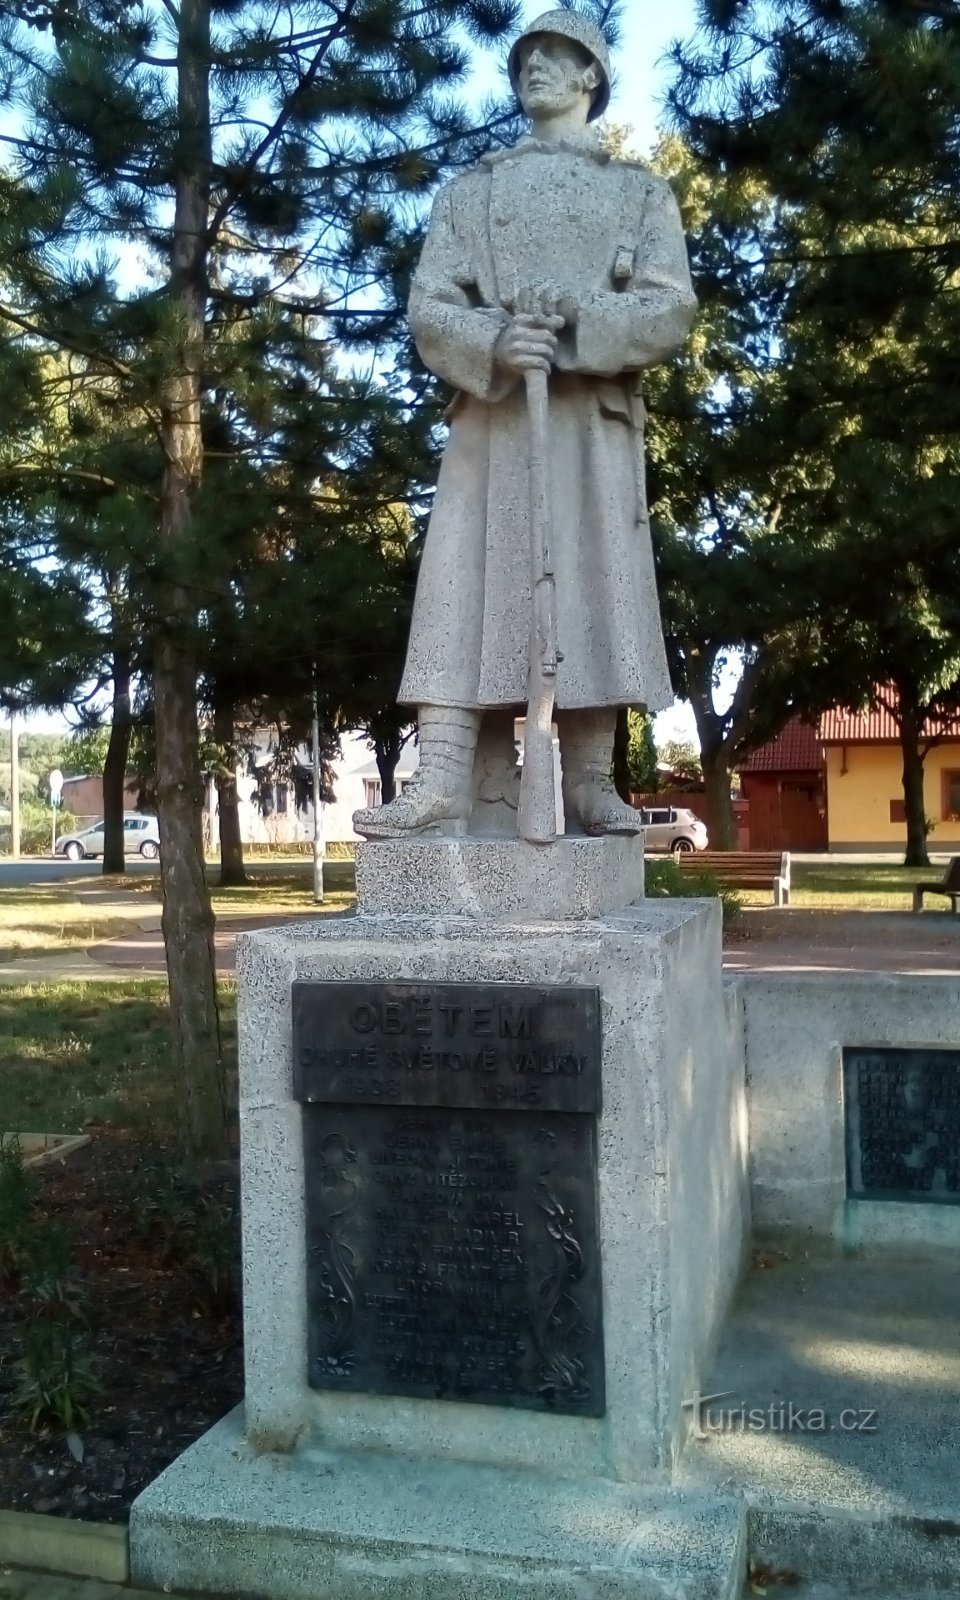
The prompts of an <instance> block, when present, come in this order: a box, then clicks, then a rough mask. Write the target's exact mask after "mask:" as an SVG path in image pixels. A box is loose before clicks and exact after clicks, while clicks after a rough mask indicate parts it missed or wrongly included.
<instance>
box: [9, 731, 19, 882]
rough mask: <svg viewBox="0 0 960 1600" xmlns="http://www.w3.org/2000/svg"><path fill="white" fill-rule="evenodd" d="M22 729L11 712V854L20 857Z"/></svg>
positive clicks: (15, 859) (15, 857) (16, 859)
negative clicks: (20, 748) (20, 745)
mask: <svg viewBox="0 0 960 1600" xmlns="http://www.w3.org/2000/svg"><path fill="white" fill-rule="evenodd" d="M19 743H20V729H19V728H18V727H17V713H16V712H15V711H11V713H10V854H11V855H12V856H13V859H14V861H18V860H19V858H20V750H19Z"/></svg>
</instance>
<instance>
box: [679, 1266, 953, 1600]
mask: <svg viewBox="0 0 960 1600" xmlns="http://www.w3.org/2000/svg"><path fill="white" fill-rule="evenodd" d="M757 1260H758V1266H757V1268H756V1269H755V1270H754V1271H753V1272H752V1273H751V1275H750V1276H749V1277H748V1278H747V1280H746V1282H745V1283H744V1285H743V1287H742V1289H741V1291H740V1294H739V1296H738V1299H737V1302H736V1304H735V1306H734V1309H733V1312H732V1315H731V1317H730V1320H729V1322H728V1324H727V1327H726V1331H725V1333H724V1336H723V1340H722V1343H721V1348H720V1351H719V1353H718V1356H717V1359H716V1362H715V1364H714V1367H713V1369H712V1371H711V1372H710V1373H709V1375H708V1378H707V1379H706V1381H705V1382H704V1383H703V1385H702V1393H701V1395H700V1396H691V1397H689V1401H690V1403H691V1404H692V1405H693V1407H694V1415H695V1417H696V1418H698V1420H699V1422H700V1427H699V1429H696V1430H695V1433H694V1437H693V1439H692V1440H691V1443H690V1445H689V1446H688V1449H687V1452H686V1455H685V1457H684V1460H683V1464H682V1473H683V1481H684V1483H685V1484H686V1485H687V1486H688V1487H689V1488H690V1489H691V1490H695V1491H696V1492H703V1491H704V1490H709V1489H710V1488H713V1489H714V1490H715V1491H718V1492H720V1493H734V1494H745V1495H746V1497H747V1499H748V1502H749V1503H750V1504H751V1505H752V1506H753V1507H755V1508H756V1511H757V1515H756V1516H755V1519H754V1526H753V1539H754V1549H753V1552H752V1553H753V1555H754V1558H755V1559H759V1558H762V1556H763V1555H764V1553H766V1554H767V1559H768V1560H769V1561H770V1562H771V1564H772V1565H774V1566H776V1567H779V1568H780V1569H786V1570H789V1571H793V1572H796V1573H797V1574H798V1575H799V1576H801V1577H802V1578H803V1579H804V1580H805V1581H808V1582H809V1583H810V1584H811V1585H812V1586H814V1589H813V1592H814V1595H817V1594H818V1593H819V1591H818V1590H817V1589H816V1587H815V1586H816V1585H817V1584H818V1583H825V1582H828V1581H829V1582H831V1583H835V1584H837V1585H838V1587H839V1590H840V1592H841V1593H844V1592H845V1590H846V1587H847V1586H849V1589H850V1590H855V1591H856V1592H857V1593H858V1594H865V1595H872V1594H873V1593H874V1589H876V1590H878V1591H880V1592H883V1591H885V1590H887V1589H889V1590H890V1591H891V1593H896V1594H898V1595H899V1596H900V1597H901V1600H908V1597H909V1600H916V1596H917V1595H919V1594H920V1593H923V1594H926V1595H928V1596H930V1595H935V1594H938V1593H939V1592H940V1590H942V1589H950V1588H951V1587H953V1586H954V1583H955V1578H956V1574H957V1571H958V1570H960V1455H958V1450H957V1438H958V1430H960V1341H958V1337H957V1329H958V1326H960V1276H958V1274H957V1272H956V1270H955V1267H954V1264H953V1260H952V1257H951V1256H949V1255H947V1254H946V1253H945V1252H935V1251H932V1250H923V1249H921V1248H920V1247H910V1246H907V1245H905V1246H904V1247H903V1248H902V1250H900V1251H894V1250H892V1249H891V1250H890V1251H887V1252H884V1253H883V1254H879V1253H878V1254H867V1253H864V1254H862V1255H847V1254H843V1253H837V1254H822V1255H818V1254H817V1253H814V1252H812V1251H811V1253H810V1254H809V1255H808V1254H807V1253H806V1252H805V1251H804V1250H803V1249H802V1248H800V1247H798V1246H796V1245H786V1244H785V1245H784V1247H783V1250H782V1251H780V1252H778V1251H770V1252H768V1253H767V1254H765V1255H763V1256H758V1258H757ZM898 1576H899V1580H900V1581H899V1583H898V1582H897V1581H896V1580H897V1578H898ZM917 1580H920V1581H917ZM774 1592H775V1593H777V1594H780V1593H781V1592H782V1591H780V1590H775V1591H774ZM802 1592H803V1591H802V1590H795V1589H791V1590H790V1591H789V1593H790V1594H791V1595H792V1596H798V1595H799V1594H800V1593H802ZM827 1593H828V1594H829V1593H832V1591H830V1590H829V1589H828V1590H827ZM784 1600H785V1591H784Z"/></svg>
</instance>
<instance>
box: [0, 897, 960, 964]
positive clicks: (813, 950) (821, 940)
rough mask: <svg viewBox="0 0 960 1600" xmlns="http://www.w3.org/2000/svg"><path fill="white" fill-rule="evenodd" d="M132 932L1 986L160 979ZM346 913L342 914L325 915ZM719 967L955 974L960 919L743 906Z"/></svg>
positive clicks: (252, 919)
mask: <svg viewBox="0 0 960 1600" xmlns="http://www.w3.org/2000/svg"><path fill="white" fill-rule="evenodd" d="M143 912H144V915H143V918H142V920H141V921H140V923H139V925H138V926H137V927H136V928H135V929H131V930H130V932H129V933H125V934H122V935H119V936H118V937H117V938H115V939H109V940H104V941H102V942H101V943H99V944H94V945H91V947H90V948H89V950H86V951H71V952H69V953H67V954H65V955H62V956H36V957H30V958H26V959H24V960H21V961H10V962H6V963H3V964H2V965H0V984H4V983H7V984H21V983H56V982H116V981H118V980H123V979H129V978H131V977H134V976H135V975H136V974H137V973H144V974H150V975H152V976H156V977H163V976H164V975H165V973H166V963H165V959H164V951H163V938H162V935H161V933H160V928H159V917H158V916H153V915H152V914H151V910H150V907H149V904H147V905H145V906H144V907H143ZM312 915H313V914H312V913H311V912H310V911H309V910H307V909H304V910H300V911H295V912H289V913H287V914H286V915H276V914H275V915H273V916H262V917H258V916H256V915H251V916H248V917H231V918H221V919H220V920H219V921H218V922H217V930H216V935H215V945H216V953H217V967H218V970H219V971H220V973H221V974H222V975H224V976H226V977H230V976H232V975H233V974H234V972H235V971H236V950H237V934H238V933H242V932H248V933H249V932H252V931H253V930H255V929H256V928H274V927H278V926H279V925H281V924H282V923H284V922H305V921H310V920H311V918H312ZM325 915H326V916H328V917H329V916H346V915H349V913H347V912H327V913H326V914H325ZM723 964H724V970H725V971H726V972H729V973H736V972H770V973H774V972H782V973H786V972H797V973H801V972H803V973H823V974H837V973H842V972H900V973H907V974H911V975H913V976H916V977H921V976H922V977H945V976H956V975H957V974H958V973H960V916H954V915H952V914H951V913H950V912H946V911H926V912H923V913H922V914H921V915H919V916H915V915H913V914H912V913H910V912H906V911H889V912H888V911H810V910H806V909H801V908H790V909H787V910H781V911H774V910H766V909H748V910H746V911H745V912H744V913H743V914H742V916H741V918H740V920H739V922H738V923H737V925H736V927H735V928H734V929H733V930H732V931H731V932H730V933H729V934H728V936H727V939H726V941H725V949H724V960H723Z"/></svg>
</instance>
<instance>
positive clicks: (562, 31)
mask: <svg viewBox="0 0 960 1600" xmlns="http://www.w3.org/2000/svg"><path fill="white" fill-rule="evenodd" d="M535 33H558V34H559V35H560V36H561V38H563V39H572V40H573V42H574V44H578V45H579V46H580V47H581V49H582V50H586V52H587V54H588V55H590V56H592V57H593V59H594V61H595V62H596V64H597V66H598V67H599V68H600V74H601V81H600V85H599V87H598V88H597V89H596V90H595V92H594V96H593V103H592V105H591V107H590V115H589V117H588V118H587V121H588V122H594V121H595V120H596V118H597V117H602V116H603V113H604V112H605V111H606V109H607V106H608V105H609V104H610V52H609V50H608V49H607V42H606V40H605V39H604V37H603V34H602V33H601V32H600V29H599V28H598V27H597V26H596V24H595V23H593V22H591V21H590V18H589V17H585V16H584V15H583V13H582V12H581V11H545V12H544V13H543V15H542V16H541V17H537V19H536V21H535V22H531V23H530V25H529V27H527V28H524V30H523V32H522V33H521V34H520V36H519V38H518V39H516V40H515V41H514V44H513V48H512V49H511V51H510V54H509V56H508V58H507V71H508V72H509V74H510V82H511V84H512V86H513V92H514V94H515V95H517V96H519V93H520V46H521V44H522V43H523V41H524V39H529V38H530V37H531V36H532V35H533V34H535Z"/></svg>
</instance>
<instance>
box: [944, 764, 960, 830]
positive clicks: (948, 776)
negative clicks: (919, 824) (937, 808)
mask: <svg viewBox="0 0 960 1600" xmlns="http://www.w3.org/2000/svg"><path fill="white" fill-rule="evenodd" d="M940 781H941V783H942V785H943V789H942V795H943V807H942V810H943V819H944V821H945V822H958V821H960V770H958V769H957V768H956V767H954V768H952V769H951V770H950V771H948V772H944V773H942V774H941V779H940Z"/></svg>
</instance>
